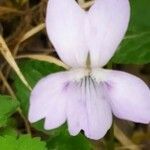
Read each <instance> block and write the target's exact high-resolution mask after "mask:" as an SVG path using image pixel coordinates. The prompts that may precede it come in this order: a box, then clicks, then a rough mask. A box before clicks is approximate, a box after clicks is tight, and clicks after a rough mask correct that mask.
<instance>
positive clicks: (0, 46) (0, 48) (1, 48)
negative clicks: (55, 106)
mask: <svg viewBox="0 0 150 150" xmlns="http://www.w3.org/2000/svg"><path fill="white" fill-rule="evenodd" d="M0 52H1V53H2V55H3V56H4V58H5V59H6V60H7V62H8V63H9V65H10V66H11V67H12V68H13V69H14V71H15V72H16V73H17V75H18V77H19V78H20V79H21V81H22V82H23V83H24V84H25V85H26V86H27V87H28V88H29V89H30V90H31V87H30V85H29V84H28V82H27V81H26V79H25V78H24V76H23V74H22V73H21V71H20V69H19V67H18V66H17V64H16V62H15V60H14V58H13V56H12V54H11V52H10V50H9V48H8V46H7V44H6V42H5V40H4V39H3V37H2V36H1V35H0Z"/></svg>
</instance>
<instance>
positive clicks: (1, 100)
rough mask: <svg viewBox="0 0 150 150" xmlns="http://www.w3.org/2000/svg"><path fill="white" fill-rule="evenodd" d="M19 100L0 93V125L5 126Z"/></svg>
mask: <svg viewBox="0 0 150 150" xmlns="http://www.w3.org/2000/svg"><path fill="white" fill-rule="evenodd" d="M18 106H19V102H18V101H17V100H14V99H13V98H11V97H9V96H2V95H0V127H3V126H6V125H7V122H8V118H9V117H10V116H11V115H12V114H13V113H14V112H15V111H16V109H17V108H18Z"/></svg>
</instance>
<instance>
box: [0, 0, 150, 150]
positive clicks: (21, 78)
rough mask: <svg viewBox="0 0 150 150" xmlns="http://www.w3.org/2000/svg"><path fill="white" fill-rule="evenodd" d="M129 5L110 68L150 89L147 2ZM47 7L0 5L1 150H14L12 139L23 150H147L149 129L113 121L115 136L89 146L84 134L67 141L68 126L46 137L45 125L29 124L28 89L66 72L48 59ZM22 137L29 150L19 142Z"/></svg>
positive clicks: (39, 0)
mask: <svg viewBox="0 0 150 150" xmlns="http://www.w3.org/2000/svg"><path fill="white" fill-rule="evenodd" d="M77 2H78V3H79V4H80V5H81V7H83V8H84V9H88V8H89V7H90V6H91V5H92V4H93V1H90V0H79V1H77ZM130 3H131V20H130V25H129V29H128V32H127V34H126V36H125V38H124V40H123V42H122V43H121V44H120V46H119V48H118V50H117V52H116V54H115V56H114V57H113V58H112V60H111V61H110V63H111V64H112V68H114V69H116V70H123V71H126V72H129V73H132V74H134V75H136V76H138V77H140V78H142V79H143V80H144V81H145V82H146V83H147V85H148V86H150V0H130ZM46 6H47V0H0V34H1V37H0V136H1V137H4V138H1V137H0V150H6V149H7V150H16V149H14V148H13V146H11V147H9V144H10V143H13V142H12V141H13V140H15V141H16V142H18V143H19V144H20V143H21V144H22V145H21V144H20V145H21V148H22V149H21V148H20V149H21V150H25V149H26V150H27V149H29V150H30V149H31V150H34V149H35V150H45V149H48V150H51V149H52V150H105V149H106V150H107V149H109V150H113V149H115V150H140V149H141V150H150V126H149V125H142V124H135V123H132V122H128V121H123V120H119V119H116V118H114V119H115V121H114V131H113V133H112V131H109V133H108V134H107V135H106V137H105V138H104V139H102V140H99V141H92V140H89V139H86V138H85V137H84V136H83V134H82V133H81V134H80V135H78V136H77V137H70V136H69V134H68V132H67V128H66V125H64V126H63V127H61V128H59V129H57V130H53V131H48V132H47V131H45V130H44V129H43V121H40V122H38V123H36V124H33V125H31V124H29V123H28V121H27V119H26V116H27V112H28V104H29V95H30V87H29V85H30V86H31V87H33V86H34V85H35V84H36V82H37V81H38V80H39V79H41V78H42V77H44V76H46V75H47V74H49V73H54V72H58V71H61V70H65V68H64V67H65V65H63V64H61V63H60V62H59V61H58V60H55V61H56V63H53V62H52V59H51V57H50V56H54V57H55V58H58V56H57V54H56V52H55V50H54V48H53V45H52V44H51V43H50V41H49V40H48V38H47V34H46V30H45V25H44V21H45V14H46ZM58 59H59V58H58ZM57 64H58V65H57ZM135 94H136V93H135ZM10 99H11V100H10ZM4 101H5V102H4ZM11 101H14V102H13V103H12V102H11ZM135 109H136V108H135ZM27 134H28V135H29V134H32V138H31V136H28V135H27ZM9 136H11V137H12V139H13V140H10V137H9ZM8 137H9V138H8ZM34 137H39V138H40V140H39V139H36V138H35V139H34ZM21 138H23V140H22V141H27V143H28V144H27V145H28V146H27V145H26V142H20V141H21V140H20V139H21ZM4 139H5V142H4ZM8 139H9V140H8ZM19 140H20V141H19ZM1 143H3V144H1ZM34 144H35V145H36V146H37V145H39V146H37V147H36V146H35V147H34V146H33V145H34ZM7 146H8V147H7ZM20 149H17V150H20Z"/></svg>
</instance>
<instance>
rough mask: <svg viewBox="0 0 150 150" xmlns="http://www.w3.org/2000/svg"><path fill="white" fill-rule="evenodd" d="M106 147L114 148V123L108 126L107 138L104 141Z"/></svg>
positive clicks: (110, 149) (111, 149)
mask: <svg viewBox="0 0 150 150" xmlns="http://www.w3.org/2000/svg"><path fill="white" fill-rule="evenodd" d="M106 148H107V150H114V149H115V144H114V124H112V127H111V128H110V130H109V132H108V139H107V142H106Z"/></svg>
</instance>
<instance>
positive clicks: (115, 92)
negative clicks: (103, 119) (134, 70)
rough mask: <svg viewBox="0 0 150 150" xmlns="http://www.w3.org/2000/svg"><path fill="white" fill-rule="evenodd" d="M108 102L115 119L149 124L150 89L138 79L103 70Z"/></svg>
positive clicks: (122, 73) (123, 73) (126, 74)
mask: <svg viewBox="0 0 150 150" xmlns="http://www.w3.org/2000/svg"><path fill="white" fill-rule="evenodd" d="M103 76H104V77H105V81H106V83H107V88H106V90H107V94H108V100H109V102H110V104H111V107H112V110H113V113H114V115H115V116H116V117H118V118H121V119H126V120H130V121H134V122H137V123H149V122H150V89H149V87H148V86H147V85H146V84H145V83H144V82H143V81H142V80H141V79H140V78H138V77H136V76H134V75H131V74H128V73H125V72H121V71H111V70H104V71H103Z"/></svg>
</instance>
